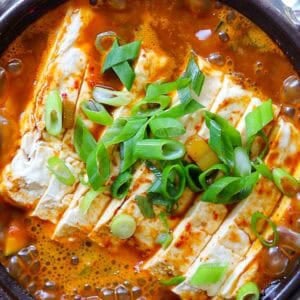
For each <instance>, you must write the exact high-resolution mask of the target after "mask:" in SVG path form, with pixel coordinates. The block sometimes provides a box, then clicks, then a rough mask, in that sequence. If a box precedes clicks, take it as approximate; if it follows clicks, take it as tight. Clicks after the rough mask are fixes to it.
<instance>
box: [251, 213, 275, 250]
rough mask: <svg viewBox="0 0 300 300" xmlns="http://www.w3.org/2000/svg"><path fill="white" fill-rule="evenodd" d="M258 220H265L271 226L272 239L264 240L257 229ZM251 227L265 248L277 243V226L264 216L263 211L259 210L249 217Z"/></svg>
mask: <svg viewBox="0 0 300 300" xmlns="http://www.w3.org/2000/svg"><path fill="white" fill-rule="evenodd" d="M260 221H267V222H268V224H269V226H270V227H271V229H272V231H273V235H274V236H273V240H272V241H268V240H266V239H265V238H264V237H263V236H262V235H261V234H260V233H259V232H258V231H259V229H258V228H257V227H258V222H260ZM251 229H252V231H253V233H254V234H255V236H256V237H257V238H258V239H259V241H260V242H261V243H262V244H263V245H264V246H265V247H267V248H271V247H274V246H276V245H277V244H278V241H279V233H278V231H277V226H276V224H275V223H274V222H273V221H272V220H271V219H269V218H268V217H267V216H265V215H264V214H263V213H261V212H258V211H257V212H255V213H254V214H253V215H252V217H251Z"/></svg>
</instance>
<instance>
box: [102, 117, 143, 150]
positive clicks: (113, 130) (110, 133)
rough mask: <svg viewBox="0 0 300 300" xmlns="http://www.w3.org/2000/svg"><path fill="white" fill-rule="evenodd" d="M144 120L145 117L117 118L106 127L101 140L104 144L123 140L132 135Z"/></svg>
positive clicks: (108, 144) (107, 144) (117, 142)
mask: <svg viewBox="0 0 300 300" xmlns="http://www.w3.org/2000/svg"><path fill="white" fill-rule="evenodd" d="M146 121H147V119H146V118H129V119H125V118H118V119H116V120H115V121H114V123H113V124H112V126H111V127H109V128H108V129H107V131H106V132H105V134H104V135H103V137H102V139H101V140H102V142H103V143H104V144H105V145H106V146H110V145H113V144H119V143H121V142H124V141H126V140H128V139H130V138H131V137H133V136H134V135H135V134H136V133H137V132H138V130H139V129H140V128H141V127H142V126H143V125H144V124H145V123H146Z"/></svg>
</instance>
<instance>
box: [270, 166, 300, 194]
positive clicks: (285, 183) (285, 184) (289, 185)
mask: <svg viewBox="0 0 300 300" xmlns="http://www.w3.org/2000/svg"><path fill="white" fill-rule="evenodd" d="M272 174H273V179H274V183H275V184H276V186H277V187H278V189H279V190H280V191H281V192H282V193H283V194H285V195H287V196H289V197H294V196H296V194H297V193H299V192H300V182H299V180H297V179H296V178H295V177H293V176H292V175H291V174H289V173H288V172H287V171H285V170H283V169H280V168H274V169H273V171H272Z"/></svg>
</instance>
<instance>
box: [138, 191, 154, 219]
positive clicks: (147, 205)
mask: <svg viewBox="0 0 300 300" xmlns="http://www.w3.org/2000/svg"><path fill="white" fill-rule="evenodd" d="M135 199H136V202H137V205H138V207H139V209H140V211H141V213H142V215H143V216H144V217H145V218H149V219H151V218H154V217H155V213H154V210H153V203H152V201H151V199H149V198H148V197H144V196H136V197H135Z"/></svg>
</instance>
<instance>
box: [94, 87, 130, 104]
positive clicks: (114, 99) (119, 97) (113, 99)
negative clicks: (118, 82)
mask: <svg viewBox="0 0 300 300" xmlns="http://www.w3.org/2000/svg"><path fill="white" fill-rule="evenodd" d="M93 98H94V99H95V101H97V102H98V103H102V104H106V105H110V106H125V105H127V104H129V103H130V102H131V100H132V95H131V94H130V93H129V92H128V91H121V92H119V91H114V90H111V89H108V88H103V87H100V86H96V87H95V88H94V90H93Z"/></svg>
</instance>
